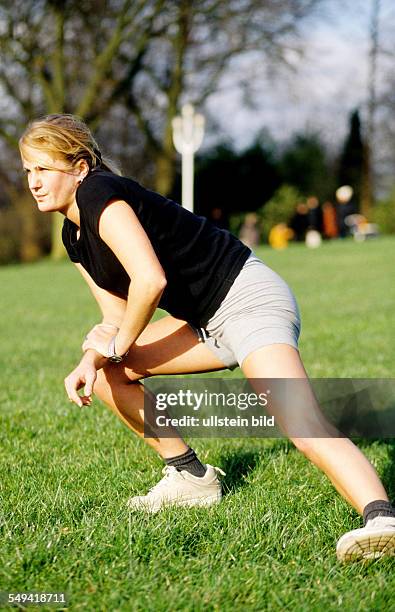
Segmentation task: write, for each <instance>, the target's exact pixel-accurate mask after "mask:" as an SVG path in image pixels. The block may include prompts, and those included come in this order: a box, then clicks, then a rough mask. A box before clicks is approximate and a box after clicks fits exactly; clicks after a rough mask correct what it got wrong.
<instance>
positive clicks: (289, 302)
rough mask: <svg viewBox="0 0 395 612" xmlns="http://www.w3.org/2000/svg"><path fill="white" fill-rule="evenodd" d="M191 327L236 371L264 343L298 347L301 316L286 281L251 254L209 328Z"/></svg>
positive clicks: (207, 326)
mask: <svg viewBox="0 0 395 612" xmlns="http://www.w3.org/2000/svg"><path fill="white" fill-rule="evenodd" d="M191 327H192V328H193V329H194V330H195V331H196V333H197V334H198V336H199V340H200V341H201V342H204V343H205V344H206V346H207V347H208V348H209V349H210V350H211V351H212V352H213V353H214V354H215V355H216V357H218V358H219V359H220V360H221V361H222V363H223V364H224V366H225V367H227V368H229V369H230V370H233V369H234V368H236V367H237V366H238V365H241V364H242V362H243V361H244V359H245V358H246V357H247V356H248V355H249V354H250V353H252V352H253V351H256V350H257V349H259V348H262V347H263V346H268V345H270V344H289V345H291V346H293V347H295V348H298V338H299V333H300V315H299V309H298V305H297V303H296V300H295V298H294V296H293V294H292V292H291V290H290V288H289V287H288V285H287V283H286V282H285V281H283V279H282V278H281V277H280V276H279V275H278V274H276V273H275V272H273V270H271V269H270V268H268V266H266V265H265V264H264V263H263V262H262V261H261V260H260V259H258V257H256V255H254V254H253V253H252V254H251V255H250V257H249V258H248V259H247V261H246V263H245V264H244V266H243V268H242V270H241V271H240V273H239V275H238V276H237V277H236V279H235V281H234V283H233V285H232V286H231V288H230V290H229V292H228V294H227V295H226V297H225V299H224V300H223V302H222V303H221V305H220V306H219V308H218V310H217V311H216V313H215V314H214V315H213V316H212V317H211V319H210V320H209V321H208V323H207V325H206V327H205V328H204V329H203V328H196V327H194V326H191Z"/></svg>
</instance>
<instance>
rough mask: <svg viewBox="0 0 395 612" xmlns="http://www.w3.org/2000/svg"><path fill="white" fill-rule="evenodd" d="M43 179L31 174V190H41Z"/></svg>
mask: <svg viewBox="0 0 395 612" xmlns="http://www.w3.org/2000/svg"><path fill="white" fill-rule="evenodd" d="M41 185H42V183H41V179H40V177H39V176H38V174H35V173H33V172H31V173H30V174H29V187H30V189H39V188H40V187H41Z"/></svg>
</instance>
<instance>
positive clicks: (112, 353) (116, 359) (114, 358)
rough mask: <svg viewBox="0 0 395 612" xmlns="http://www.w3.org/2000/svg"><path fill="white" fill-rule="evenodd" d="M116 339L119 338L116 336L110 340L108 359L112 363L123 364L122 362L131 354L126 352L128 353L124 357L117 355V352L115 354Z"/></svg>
mask: <svg viewBox="0 0 395 612" xmlns="http://www.w3.org/2000/svg"><path fill="white" fill-rule="evenodd" d="M116 337H117V336H116V335H115V336H113V337H112V338H111V340H110V344H109V345H108V349H107V358H108V359H109V361H111V362H112V363H121V361H123V359H124V358H125V357H126V355H127V354H128V353H129V351H126V353H125V354H124V355H117V354H116V352H115V338H116Z"/></svg>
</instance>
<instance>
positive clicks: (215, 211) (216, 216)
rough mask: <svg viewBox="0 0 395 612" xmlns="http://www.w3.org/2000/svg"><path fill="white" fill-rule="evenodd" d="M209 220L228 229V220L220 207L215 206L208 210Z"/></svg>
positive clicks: (221, 227)
mask: <svg viewBox="0 0 395 612" xmlns="http://www.w3.org/2000/svg"><path fill="white" fill-rule="evenodd" d="M210 220H211V221H212V222H213V223H214V225H216V226H217V227H219V228H220V229H228V221H227V218H226V217H225V214H224V211H223V209H222V208H219V207H218V206H216V207H215V208H212V209H211V211H210Z"/></svg>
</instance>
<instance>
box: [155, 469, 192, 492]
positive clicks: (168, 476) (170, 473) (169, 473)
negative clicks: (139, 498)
mask: <svg viewBox="0 0 395 612" xmlns="http://www.w3.org/2000/svg"><path fill="white" fill-rule="evenodd" d="M176 473H177V475H179V476H180V477H181V478H184V477H183V475H182V474H181V473H180V472H178V471H177V470H176V468H175V467H174V466H173V465H165V467H164V468H163V470H162V474H164V476H163V478H161V479H160V481H159V482H157V483H156V485H154V486H153V487H151V488H150V489H149V491H148V493H147V495H150V493H156V492H157V491H158V490H159V489H161V488H162V487H164V486H167V485H168V483H169V481H170V480H172V478H173V477H174V476H175V475H176Z"/></svg>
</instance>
